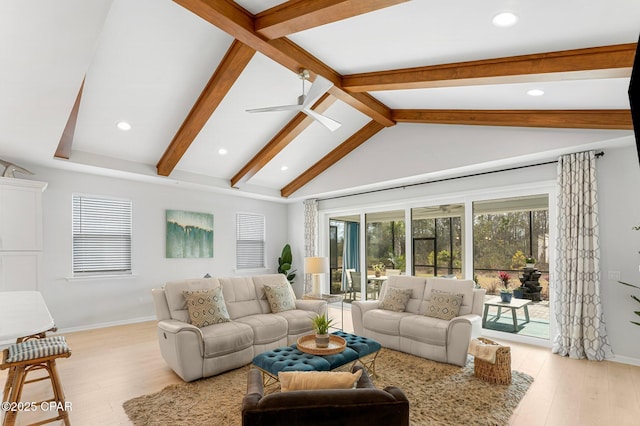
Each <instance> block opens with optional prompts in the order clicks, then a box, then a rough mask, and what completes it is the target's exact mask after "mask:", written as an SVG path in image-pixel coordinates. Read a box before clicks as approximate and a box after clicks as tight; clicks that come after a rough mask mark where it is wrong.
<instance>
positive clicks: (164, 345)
mask: <svg viewBox="0 0 640 426" xmlns="http://www.w3.org/2000/svg"><path fill="white" fill-rule="evenodd" d="M158 343H159V344H160V353H161V354H162V357H163V358H164V360H165V361H166V363H167V364H168V365H169V367H171V368H172V369H173V371H175V372H176V374H178V376H180V377H181V378H182V380H184V381H185V382H190V381H192V380H196V379H199V378H201V377H202V376H203V365H204V364H203V363H204V341H203V336H202V331H201V330H200V329H199V328H198V327H196V326H194V325H191V324H187V323H186V322H182V321H178V320H163V321H158Z"/></svg>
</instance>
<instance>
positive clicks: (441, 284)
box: [420, 277, 474, 315]
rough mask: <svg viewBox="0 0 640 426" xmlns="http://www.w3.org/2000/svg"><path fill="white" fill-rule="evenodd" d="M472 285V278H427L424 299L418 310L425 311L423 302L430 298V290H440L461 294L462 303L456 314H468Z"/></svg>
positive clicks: (470, 306) (471, 297)
mask: <svg viewBox="0 0 640 426" xmlns="http://www.w3.org/2000/svg"><path fill="white" fill-rule="evenodd" d="M473 287H474V282H473V281H472V280H456V279H450V278H437V277H431V278H427V285H426V287H425V292H424V301H423V302H422V307H421V308H420V312H425V309H426V303H425V302H427V301H429V300H431V290H440V291H446V292H448V293H454V294H461V295H462V296H463V297H462V305H461V306H460V312H458V315H466V314H470V313H471V308H472V306H473Z"/></svg>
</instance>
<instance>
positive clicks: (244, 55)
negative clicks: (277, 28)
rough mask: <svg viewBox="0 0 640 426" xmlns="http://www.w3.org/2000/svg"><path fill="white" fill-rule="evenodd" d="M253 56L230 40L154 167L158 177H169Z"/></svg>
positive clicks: (240, 44)
mask: <svg viewBox="0 0 640 426" xmlns="http://www.w3.org/2000/svg"><path fill="white" fill-rule="evenodd" d="M255 53H256V51H255V50H254V49H252V48H251V47H249V46H247V45H245V44H243V43H241V42H239V41H238V40H234V41H233V43H232V44H231V47H229V50H227V53H226V54H225V56H224V58H223V59H222V62H220V65H218V68H217V69H216V70H215V72H214V73H213V75H212V76H211V78H210V79H209V82H208V83H207V85H206V86H205V88H204V90H203V91H202V93H201V94H200V96H199V97H198V100H197V101H196V103H195V104H194V105H193V107H192V108H191V111H190V112H189V115H187V118H185V120H184V122H183V123H182V125H181V126H180V129H178V132H177V133H176V134H175V136H174V137H173V140H172V141H171V143H170V144H169V146H168V147H167V149H166V150H165V152H164V154H163V155H162V158H161V159H160V161H159V162H158V164H157V165H156V168H157V169H158V174H159V175H161V176H169V174H171V172H172V171H173V169H174V168H175V167H176V165H177V164H178V162H179V161H180V159H181V158H182V156H183V155H184V153H185V152H187V149H189V146H191V143H192V142H193V140H194V139H195V138H196V136H198V133H200V130H202V128H203V127H204V125H205V124H206V123H207V121H208V120H209V118H210V117H211V114H213V112H214V111H215V110H216V108H218V105H220V102H222V100H223V99H224V97H225V96H226V94H227V93H228V92H229V90H230V89H231V87H232V86H233V84H234V83H235V82H236V80H237V79H238V77H239V76H240V74H241V73H242V71H243V70H244V68H245V67H246V66H247V64H248V63H249V61H250V60H251V58H253V55H254V54H255Z"/></svg>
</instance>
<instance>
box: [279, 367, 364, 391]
mask: <svg viewBox="0 0 640 426" xmlns="http://www.w3.org/2000/svg"><path fill="white" fill-rule="evenodd" d="M361 375H362V370H358V371H356V372H355V373H348V372H339V371H338V372H336V371H281V372H279V373H278V379H279V380H280V391H281V392H288V391H295V390H313V389H350V388H355V387H356V384H357V383H358V380H360V376H361Z"/></svg>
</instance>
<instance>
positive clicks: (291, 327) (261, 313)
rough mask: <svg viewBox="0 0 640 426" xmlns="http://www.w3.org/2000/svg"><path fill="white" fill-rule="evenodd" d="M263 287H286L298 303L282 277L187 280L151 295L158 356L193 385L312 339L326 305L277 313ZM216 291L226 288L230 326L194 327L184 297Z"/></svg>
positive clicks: (304, 303)
mask: <svg viewBox="0 0 640 426" xmlns="http://www.w3.org/2000/svg"><path fill="white" fill-rule="evenodd" d="M265 285H268V286H272V287H273V286H275V287H277V286H286V287H287V288H288V289H289V290H290V291H291V294H292V299H295V296H294V295H293V291H292V290H291V289H290V284H289V283H288V281H287V280H286V278H285V276H284V275H282V274H271V275H258V276H245V277H231V278H200V279H187V280H180V281H171V282H167V283H166V284H165V285H164V286H163V287H162V288H159V289H153V290H152V293H153V300H154V304H155V308H156V316H157V318H158V340H159V342H160V352H161V353H162V357H163V358H164V360H165V361H166V362H167V364H169V366H170V367H171V368H172V369H173V370H174V371H175V372H176V373H177V374H178V375H179V376H180V377H181V378H182V379H183V380H184V381H187V382H190V381H192V380H196V379H200V378H202V377H209V376H213V375H216V374H220V373H222V372H225V371H228V370H232V369H234V368H238V367H241V366H243V365H247V364H249V363H251V361H252V360H253V358H254V356H255V355H257V354H259V353H261V352H265V351H268V350H271V349H275V348H278V347H281V346H288V345H291V344H293V343H295V342H296V341H297V339H298V337H300V336H302V335H305V334H309V333H310V332H311V330H312V329H313V327H312V323H311V319H312V318H313V317H314V316H315V315H316V314H322V313H324V312H325V309H326V304H325V302H324V301H321V300H295V306H291V309H289V310H286V311H283V312H278V313H273V312H272V310H271V306H270V304H269V302H268V300H267V297H266V295H265V289H264V286H265ZM217 287H220V288H222V295H223V298H224V305H225V306H226V310H227V311H228V316H229V317H230V321H228V322H221V323H215V324H212V325H206V326H202V327H196V326H195V325H193V324H191V319H190V315H189V311H188V308H187V302H186V298H185V295H184V294H185V293H184V292H185V291H197V290H207V289H208V290H213V289H215V288H217ZM217 291H218V290H217Z"/></svg>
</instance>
